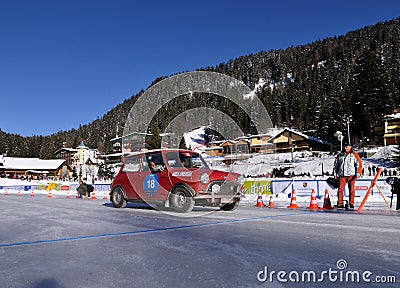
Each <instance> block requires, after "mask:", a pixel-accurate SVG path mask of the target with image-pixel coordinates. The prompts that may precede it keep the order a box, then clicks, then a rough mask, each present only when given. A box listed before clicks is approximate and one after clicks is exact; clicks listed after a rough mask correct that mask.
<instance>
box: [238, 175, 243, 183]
mask: <svg viewBox="0 0 400 288" xmlns="http://www.w3.org/2000/svg"><path fill="white" fill-rule="evenodd" d="M237 181H238V182H239V184H240V185H243V184H244V177H243V175H239V176H238V177H237Z"/></svg>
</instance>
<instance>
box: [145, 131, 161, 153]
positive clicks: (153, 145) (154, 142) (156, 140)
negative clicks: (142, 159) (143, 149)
mask: <svg viewBox="0 0 400 288" xmlns="http://www.w3.org/2000/svg"><path fill="white" fill-rule="evenodd" d="M151 134H152V136H151V139H150V141H149V143H148V146H147V148H148V149H149V150H152V149H160V148H161V136H160V129H159V128H158V126H157V125H153V127H152V128H151Z"/></svg>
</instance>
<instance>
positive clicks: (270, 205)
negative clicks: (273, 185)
mask: <svg viewBox="0 0 400 288" xmlns="http://www.w3.org/2000/svg"><path fill="white" fill-rule="evenodd" d="M268 208H275V203H274V197H272V195H271V196H269V203H268Z"/></svg>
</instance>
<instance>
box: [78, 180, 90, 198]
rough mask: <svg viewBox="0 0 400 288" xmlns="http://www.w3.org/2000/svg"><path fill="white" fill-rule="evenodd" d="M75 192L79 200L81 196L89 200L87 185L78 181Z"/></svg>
mask: <svg viewBox="0 0 400 288" xmlns="http://www.w3.org/2000/svg"><path fill="white" fill-rule="evenodd" d="M76 191H78V193H79V196H80V198H82V197H83V196H85V198H89V192H88V187H87V184H86V183H84V182H83V181H82V180H79V186H78V188H76Z"/></svg>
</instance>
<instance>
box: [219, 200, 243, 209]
mask: <svg viewBox="0 0 400 288" xmlns="http://www.w3.org/2000/svg"><path fill="white" fill-rule="evenodd" d="M238 206H239V201H236V202H232V203H226V204H224V205H223V206H221V208H220V209H221V210H222V211H232V210H235V209H236V208H237V207H238Z"/></svg>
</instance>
